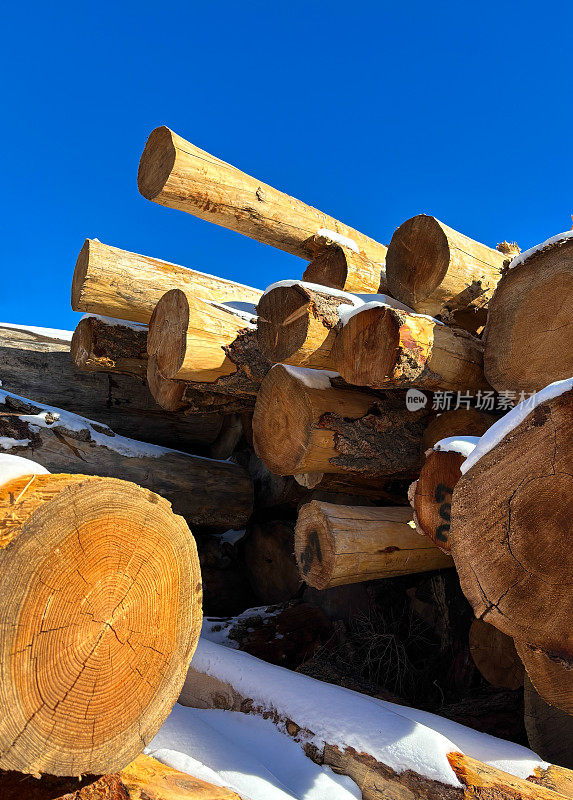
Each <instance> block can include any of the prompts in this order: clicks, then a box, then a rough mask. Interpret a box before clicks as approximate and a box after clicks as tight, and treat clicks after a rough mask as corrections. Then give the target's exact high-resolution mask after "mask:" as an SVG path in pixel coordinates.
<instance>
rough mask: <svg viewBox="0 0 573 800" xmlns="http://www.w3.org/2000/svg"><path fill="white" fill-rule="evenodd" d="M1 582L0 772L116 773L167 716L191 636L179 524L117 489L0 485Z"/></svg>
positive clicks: (185, 553)
mask: <svg viewBox="0 0 573 800" xmlns="http://www.w3.org/2000/svg"><path fill="white" fill-rule="evenodd" d="M0 574H1V575H2V576H3V580H2V592H1V593H0V627H1V629H2V631H3V635H2V637H1V638H0V669H1V671H2V676H3V678H2V682H1V683H0V704H1V706H2V709H3V713H2V717H1V719H0V751H1V752H2V767H3V768H4V769H9V770H18V771H20V772H26V773H31V774H38V773H44V772H46V773H49V774H52V775H78V774H81V773H84V772H85V773H88V774H101V773H105V772H113V771H114V770H116V769H119V768H121V767H122V766H123V765H124V764H125V763H126V762H128V761H129V760H131V759H132V758H135V756H137V755H138V753H140V752H141V750H142V748H143V746H144V745H145V744H146V743H147V742H149V741H150V740H151V738H152V737H153V736H154V735H155V734H156V733H157V731H158V730H159V728H160V727H161V725H162V724H163V722H164V721H165V719H166V718H167V716H168V714H169V712H170V710H171V707H172V706H173V704H174V702H175V700H176V698H177V695H178V693H179V691H180V689H181V686H182V685H183V680H184V677H185V673H186V671H187V668H188V666H189V663H190V661H191V657H192V655H193V652H194V650H195V647H196V645H197V641H198V639H199V632H200V628H201V573H200V570H199V561H198V558H197V550H196V548H195V542H194V540H193V537H192V535H191V532H190V531H189V528H188V527H187V525H186V524H185V522H184V521H183V520H182V519H181V517H178V516H176V515H175V514H173V512H172V510H171V506H170V505H169V503H168V502H167V501H166V500H164V499H163V498H161V497H159V496H158V495H156V494H153V493H152V492H149V491H148V490H146V489H142V488H141V487H139V486H134V485H132V484H130V483H127V482H126V481H119V480H115V479H110V478H99V477H88V476H86V475H67V474H61V475H24V476H23V477H19V478H15V479H13V480H9V481H8V482H7V483H4V484H3V485H2V486H0ZM157 587H161V603H158V602H157ZM128 596H129V600H127V598H128Z"/></svg>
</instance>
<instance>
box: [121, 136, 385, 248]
mask: <svg viewBox="0 0 573 800" xmlns="http://www.w3.org/2000/svg"><path fill="white" fill-rule="evenodd" d="M137 185H138V187H139V191H140V192H141V194H142V195H143V196H144V197H146V198H147V199H148V200H153V201H154V202H155V203H159V204H160V205H164V206H168V207H169V208H177V209H179V210H181V211H186V212H187V213H188V214H193V215H194V216H196V217H199V218H200V219H204V220H207V222H214V223H215V224H216V225H222V226H223V227H224V228H230V229H231V230H234V231H236V232H237V233H242V234H243V235H244V236H249V237H250V238H251V239H256V240H257V241H259V242H263V243H264V244H270V245H272V246H273V247H277V248H278V249H279V250H285V251H286V252H287V253H292V254H293V255H296V256H301V258H308V256H309V250H308V247H307V246H306V242H307V240H308V239H309V237H311V236H314V234H316V233H319V232H320V233H322V234H323V235H324V234H326V235H327V236H329V238H337V236H339V235H340V234H342V236H344V237H345V238H346V239H350V240H351V241H352V243H353V244H354V246H355V247H356V248H357V249H358V250H359V251H360V252H362V253H364V255H366V256H367V257H368V258H370V259H372V261H377V262H381V263H383V262H384V258H385V256H386V247H385V246H384V245H383V244H380V243H379V242H376V241H374V239H370V238H369V237H368V236H365V235H364V234H362V233H360V232H359V231H356V230H354V228H350V227H349V226H348V225H344V223H342V222H339V221H338V220H336V219H334V218H333V217H329V216H328V215H327V214H323V213H322V212H321V211H318V210H317V209H315V208H312V207H311V206H307V205H306V203H303V202H301V201H300V200H296V199H295V198H294V197H289V196H288V195H287V194H284V193H283V192H279V191H278V190H277V189H274V188H273V187H272V186H269V185H267V184H265V183H261V182H260V181H258V180H256V179H255V178H252V177H251V176H250V175H247V174H245V173H244V172H241V171H240V170H239V169H237V168H236V167H233V166H231V165H230V164H227V163H226V162H225V161H221V160H220V159H218V158H216V157H215V156H212V155H211V154H210V153H206V152H205V151H204V150H200V149H199V148H198V147H195V145H193V144H191V143H190V142H187V141H186V140H185V139H183V138H182V137H181V136H178V135H177V134H176V133H173V131H171V130H169V128H166V127H165V126H162V127H159V128H155V130H153V131H152V132H151V134H150V136H149V139H148V140H147V144H146V145H145V149H144V151H143V153H142V156H141V160H140V162H139V171H138V175H137Z"/></svg>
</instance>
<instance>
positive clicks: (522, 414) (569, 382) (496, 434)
mask: <svg viewBox="0 0 573 800" xmlns="http://www.w3.org/2000/svg"><path fill="white" fill-rule="evenodd" d="M571 389H573V378H565V380H562V381H555V382H554V383H550V384H549V386H546V387H545V389H542V390H541V391H540V392H536V394H533V395H531V396H530V397H528V398H526V399H525V400H523V401H522V402H521V403H518V404H517V405H516V406H515V408H512V409H511V411H509V412H508V413H507V414H505V415H504V416H503V417H502V418H501V419H499V420H498V421H497V422H496V423H495V424H494V425H492V426H491V428H488V430H487V431H486V432H485V433H484V435H483V436H482V437H481V438H480V440H479V442H478V444H477V447H476V448H475V449H474V451H473V452H472V453H471V455H470V456H468V458H466V460H465V461H464V463H463V464H462V466H461V471H462V474H463V475H465V473H466V472H467V471H468V470H469V469H471V468H472V467H473V466H474V464H477V462H478V461H479V460H480V458H482V456H484V455H485V454H486V453H489V451H490V450H493V448H494V447H496V446H497V445H498V444H499V443H500V442H501V440H502V439H505V437H506V436H507V435H508V434H509V433H511V431H512V430H513V429H514V428H517V426H518V425H520V424H521V423H522V422H523V420H524V419H526V418H527V417H528V416H529V415H530V414H531V412H532V411H533V410H534V409H535V408H537V406H539V405H541V403H545V402H546V401H547V400H552V399H553V398H554V397H558V396H559V395H561V394H564V393H565V392H569V391H571Z"/></svg>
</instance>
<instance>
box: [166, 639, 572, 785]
mask: <svg viewBox="0 0 573 800" xmlns="http://www.w3.org/2000/svg"><path fill="white" fill-rule="evenodd" d="M179 702H180V703H182V704H183V705H188V706H193V707H195V708H219V709H221V708H222V709H228V710H232V711H241V712H243V713H247V714H251V715H260V716H265V718H267V719H269V720H271V721H272V722H273V723H274V724H275V725H276V726H277V727H278V728H279V730H282V731H286V732H287V733H288V734H289V735H290V736H291V737H292V739H294V740H295V741H297V742H299V743H300V745H301V746H302V747H304V750H305V752H306V754H307V755H308V756H309V757H310V758H312V759H314V760H316V761H317V762H318V763H324V764H328V765H331V766H332V767H333V768H334V769H335V771H336V772H338V773H342V774H345V775H349V776H350V777H351V778H353V780H355V781H356V783H357V784H358V785H359V786H360V788H361V790H362V797H363V798H365V800H382V798H383V797H395V798H397V800H398V798H399V800H413V798H418V797H419V798H425V800H462V798H463V797H464V788H463V783H462V781H461V780H459V779H458V777H457V775H456V772H455V770H454V769H453V768H452V765H451V763H450V760H449V758H448V756H449V755H450V754H453V753H459V752H461V753H465V754H467V755H466V756H465V757H464V758H463V759H462V760H461V761H458V762H457V763H459V764H466V769H468V768H469V761H468V759H470V758H472V759H479V761H480V762H482V767H481V768H483V766H484V765H487V766H488V767H491V768H493V769H495V770H503V771H504V772H506V773H509V774H510V775H512V776H514V777H515V778H518V779H526V778H528V777H530V776H533V775H534V770H535V769H536V768H537V769H538V771H539V773H542V772H543V771H545V770H547V768H548V767H549V765H548V764H547V763H545V762H542V761H540V760H539V758H538V757H537V756H536V755H535V753H533V752H532V751H531V750H528V749H527V748H525V747H522V746H521V745H517V744H513V743H511V742H507V741H504V740H502V739H497V738H495V737H493V736H490V735H488V734H484V733H478V732H476V731H474V730H471V729H469V728H466V727H465V726H463V725H460V724H459V723H456V722H453V721H451V720H448V719H445V718H442V717H438V716H436V715H434V714H430V713H428V712H425V711H417V710H416V709H413V708H409V707H405V706H400V705H397V704H393V703H389V702H387V701H384V700H379V699H376V698H373V697H369V696H365V695H362V694H359V693H358V692H354V691H351V690H349V689H345V688H342V687H340V686H336V685H332V684H329V683H325V682H322V681H318V680H315V679H313V678H310V677H308V676H306V675H302V674H300V673H296V672H291V671H290V670H285V669H283V668H281V667H278V666H274V665H271V664H266V663H265V662H263V661H259V660H258V659H256V658H254V657H253V656H250V655H248V654H247V653H243V652H241V651H239V650H234V649H230V648H228V647H224V646H222V645H220V644H215V643H213V642H209V641H206V640H205V639H204V638H203V637H200V640H199V645H198V647H197V651H196V653H195V656H194V658H193V661H192V664H191V668H190V670H189V673H188V676H187V680H186V681H185V685H184V687H183V690H182V693H181V695H180V698H179ZM325 709H327V710H328V713H325ZM458 759H459V757H458ZM474 767H475V765H474ZM490 774H493V772H490ZM460 776H461V773H460ZM506 777H507V776H506ZM499 786H500V791H499V793H498V795H496V798H499V800H515V797H516V795H515V794H511V792H510V791H506V788H505V786H504V784H503V783H500V784H499ZM533 788H534V790H537V789H539V788H540V787H539V786H534V787H533ZM474 796H475V797H477V798H480V797H481V798H483V799H484V800H485V798H487V797H493V795H491V794H490V795H487V794H485V793H483V794H482V795H481V796H480V795H479V794H477V795H474ZM526 797H528V800H533V798H534V797H535V794H530V795H529V796H527V795H526ZM557 797H559V795H557V796H555V800H557Z"/></svg>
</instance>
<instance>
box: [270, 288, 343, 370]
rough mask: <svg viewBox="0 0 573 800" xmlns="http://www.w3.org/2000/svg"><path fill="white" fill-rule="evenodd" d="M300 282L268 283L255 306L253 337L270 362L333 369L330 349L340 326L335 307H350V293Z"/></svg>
mask: <svg viewBox="0 0 573 800" xmlns="http://www.w3.org/2000/svg"><path fill="white" fill-rule="evenodd" d="M322 289H323V287H321V286H315V285H314V284H305V283H302V282H299V283H292V284H291V285H286V286H285V285H281V284H279V285H277V286H270V287H269V288H268V289H267V291H266V292H265V293H264V294H263V296H262V297H261V299H260V300H259V304H258V306H257V314H258V319H257V340H258V343H259V347H260V348H261V351H262V352H263V354H264V355H265V356H266V357H267V358H268V359H269V360H270V361H272V362H273V363H282V364H292V365H293V366H298V367H310V368H313V369H334V367H333V363H332V361H331V358H330V351H331V349H332V345H333V343H334V340H335V337H336V333H337V331H338V330H339V329H340V317H339V313H338V308H339V306H341V305H342V306H344V307H347V306H348V307H353V306H354V305H356V304H357V303H358V300H357V299H356V298H354V297H352V296H351V295H340V294H338V295H337V294H331V293H329V291H328V289H327V288H326V287H324V290H323V291H322Z"/></svg>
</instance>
